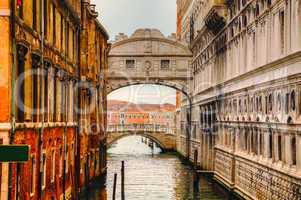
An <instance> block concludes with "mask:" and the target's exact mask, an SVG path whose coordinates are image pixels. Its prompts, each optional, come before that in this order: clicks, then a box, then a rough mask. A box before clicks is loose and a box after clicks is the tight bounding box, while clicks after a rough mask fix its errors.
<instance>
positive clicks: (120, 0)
mask: <svg viewBox="0 0 301 200" xmlns="http://www.w3.org/2000/svg"><path fill="white" fill-rule="evenodd" d="M92 2H93V3H94V4H96V5H97V10H98V12H99V20H100V21H101V23H102V24H104V26H105V27H106V29H107V31H108V32H109V34H110V38H111V40H112V39H114V38H115V35H116V34H118V33H120V32H123V33H125V34H127V35H131V34H132V33H133V32H134V30H136V29H138V28H157V29H159V30H161V32H162V33H163V34H164V35H166V36H167V35H170V34H171V33H174V32H175V31H176V0H92Z"/></svg>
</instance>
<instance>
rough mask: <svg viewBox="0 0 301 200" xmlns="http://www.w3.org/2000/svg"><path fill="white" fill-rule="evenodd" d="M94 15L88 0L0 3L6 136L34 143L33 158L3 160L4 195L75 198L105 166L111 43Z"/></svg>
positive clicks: (0, 106) (4, 139)
mask: <svg viewBox="0 0 301 200" xmlns="http://www.w3.org/2000/svg"><path fill="white" fill-rule="evenodd" d="M96 17H97V13H96V12H95V6H94V5H91V4H90V1H80V0H77V1H69V0H66V1H56V0H30V1H27V0H18V1H14V0H11V1H9V0H4V1H1V2H0V24H1V25H0V26H1V28H3V30H2V34H1V36H0V40H1V42H0V43H1V60H0V66H1V69H0V70H1V74H2V75H1V83H0V90H1V91H2V94H3V95H2V98H1V102H0V118H1V119H0V124H1V125H0V129H1V136H0V138H1V143H2V144H25V145H29V146H30V156H29V157H30V159H29V161H28V162H25V163H19V164H17V163H14V164H4V163H2V164H1V168H0V169H1V172H0V174H1V179H0V180H1V181H0V182H1V193H0V199H4V200H5V199H72V198H76V196H77V194H78V193H79V191H80V190H81V189H82V188H85V186H86V185H87V184H88V182H90V181H91V180H93V179H94V178H96V177H98V176H101V175H103V174H104V173H105V167H106V166H105V165H106V161H105V151H106V150H105V128H104V127H105V126H106V121H105V112H106V92H105V88H106V73H105V71H106V70H107V66H108V65H107V60H106V59H107V52H108V48H109V45H108V43H107V40H108V34H107V33H106V31H105V30H104V28H103V27H102V25H101V24H100V23H99V22H98V21H97V19H96ZM87 27H89V28H87ZM87 30H88V31H87ZM88 37H89V39H90V40H91V41H90V40H89V41H88V40H87V39H86V40H85V38H88ZM89 45H90V47H91V46H94V47H95V48H89V51H87V49H88V47H89ZM87 54H88V55H87ZM91 124H93V126H92V125H91ZM82 160H84V161H85V164H83V163H82Z"/></svg>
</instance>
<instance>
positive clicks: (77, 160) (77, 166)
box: [73, 25, 81, 200]
mask: <svg viewBox="0 0 301 200" xmlns="http://www.w3.org/2000/svg"><path fill="white" fill-rule="evenodd" d="M80 30H81V29H80V25H79V27H78V28H77V45H76V53H77V78H78V81H80V51H79V50H80ZM74 89H76V91H77V93H76V94H77V106H76V108H77V109H76V110H75V111H76V112H77V113H76V115H77V128H76V138H75V144H76V146H75V148H76V153H75V195H76V197H75V198H76V200H78V199H79V198H80V196H79V192H80V188H79V187H80V186H79V183H80V128H81V127H80V104H81V95H80V90H79V88H73V90H74ZM73 109H74V108H73Z"/></svg>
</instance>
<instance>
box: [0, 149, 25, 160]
mask: <svg viewBox="0 0 301 200" xmlns="http://www.w3.org/2000/svg"><path fill="white" fill-rule="evenodd" d="M28 160H29V146H28V145H0V162H27V161H28Z"/></svg>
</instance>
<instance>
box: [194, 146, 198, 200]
mask: <svg viewBox="0 0 301 200" xmlns="http://www.w3.org/2000/svg"><path fill="white" fill-rule="evenodd" d="M197 170H198V150H197V149H195V150H194V154H193V195H194V199H197V198H198V195H199V176H198V171H197Z"/></svg>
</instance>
